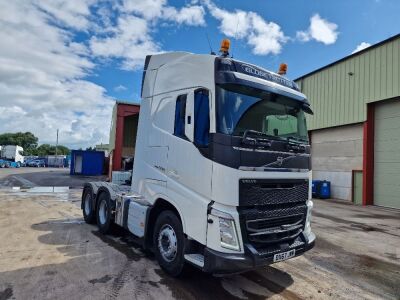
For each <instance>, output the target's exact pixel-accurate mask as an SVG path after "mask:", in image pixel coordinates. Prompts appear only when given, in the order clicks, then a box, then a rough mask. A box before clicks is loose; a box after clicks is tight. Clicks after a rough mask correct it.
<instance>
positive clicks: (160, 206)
mask: <svg viewBox="0 0 400 300" xmlns="http://www.w3.org/2000/svg"><path fill="white" fill-rule="evenodd" d="M166 210H171V211H173V212H174V213H175V214H176V215H177V217H178V218H179V220H180V221H181V223H182V228H183V232H184V233H185V226H184V220H183V218H182V215H181V213H180V212H179V210H178V208H177V207H176V206H175V205H174V204H173V203H171V202H170V201H168V200H166V199H165V198H162V197H159V198H157V199H156V201H155V202H154V204H153V205H152V207H151V210H150V211H149V214H148V217H147V220H146V227H145V228H146V232H145V240H144V247H145V248H146V249H151V248H152V247H153V232H154V225H155V222H156V220H157V217H158V216H159V215H160V214H161V213H162V212H163V211H166Z"/></svg>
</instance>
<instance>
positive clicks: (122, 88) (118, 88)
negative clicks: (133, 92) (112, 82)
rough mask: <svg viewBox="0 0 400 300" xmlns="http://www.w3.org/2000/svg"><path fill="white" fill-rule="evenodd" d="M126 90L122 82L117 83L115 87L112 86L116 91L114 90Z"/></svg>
mask: <svg viewBox="0 0 400 300" xmlns="http://www.w3.org/2000/svg"><path fill="white" fill-rule="evenodd" d="M126 90H127V87H126V86H124V85H122V84H120V85H117V86H116V87H114V91H116V92H123V91H126Z"/></svg>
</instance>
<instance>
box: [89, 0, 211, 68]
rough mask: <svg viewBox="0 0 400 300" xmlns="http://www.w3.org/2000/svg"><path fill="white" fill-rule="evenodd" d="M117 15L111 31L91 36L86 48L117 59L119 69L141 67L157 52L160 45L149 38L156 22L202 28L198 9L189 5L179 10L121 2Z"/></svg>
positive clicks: (151, 1)
mask: <svg viewBox="0 0 400 300" xmlns="http://www.w3.org/2000/svg"><path fill="white" fill-rule="evenodd" d="M117 9H118V11H119V16H118V18H117V21H116V24H115V25H114V26H112V25H110V27H112V29H110V30H108V31H106V32H102V33H100V34H99V35H96V36H93V37H92V38H91V39H90V43H89V45H90V49H91V51H92V53H93V54H94V55H96V56H99V57H102V58H121V59H122V64H121V67H122V69H125V70H136V69H138V68H142V67H143V62H144V58H145V57H146V55H148V54H154V53H160V52H161V51H162V49H161V45H159V44H158V43H157V42H155V41H154V40H153V37H152V36H151V33H152V31H153V30H154V27H155V26H156V25H157V24H158V22H160V21H164V22H171V23H174V24H179V25H189V26H203V25H205V20H204V15H205V11H204V8H203V7H202V6H199V5H191V6H185V7H182V8H180V9H177V8H175V7H172V6H169V5H168V4H167V1H166V0H145V1H144V0H124V1H123V2H122V4H121V5H119V6H118V7H117Z"/></svg>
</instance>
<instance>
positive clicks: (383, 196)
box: [374, 99, 400, 208]
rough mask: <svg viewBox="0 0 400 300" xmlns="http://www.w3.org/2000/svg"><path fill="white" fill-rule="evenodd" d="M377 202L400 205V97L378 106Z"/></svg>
mask: <svg viewBox="0 0 400 300" xmlns="http://www.w3.org/2000/svg"><path fill="white" fill-rule="evenodd" d="M374 173H375V174H374V204H375V205H379V206H386V207H394V208H400V99H396V100H391V101H385V102H382V103H378V104H377V105H376V108H375V146H374Z"/></svg>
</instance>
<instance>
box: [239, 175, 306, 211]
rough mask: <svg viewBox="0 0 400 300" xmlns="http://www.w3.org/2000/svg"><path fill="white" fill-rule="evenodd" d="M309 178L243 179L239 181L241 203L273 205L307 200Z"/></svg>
mask: <svg viewBox="0 0 400 300" xmlns="http://www.w3.org/2000/svg"><path fill="white" fill-rule="evenodd" d="M308 188H309V187H308V180H303V179H300V180H299V179H292V180H290V179H289V180H285V181H283V182H282V180H279V179H242V180H240V183H239V205H240V206H250V205H271V204H282V203H293V202H302V201H306V200H307V198H308Z"/></svg>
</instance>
